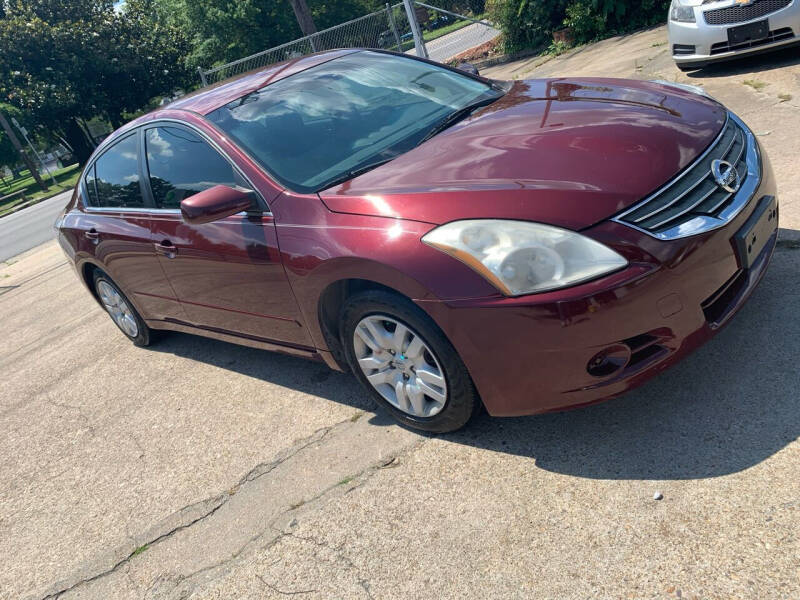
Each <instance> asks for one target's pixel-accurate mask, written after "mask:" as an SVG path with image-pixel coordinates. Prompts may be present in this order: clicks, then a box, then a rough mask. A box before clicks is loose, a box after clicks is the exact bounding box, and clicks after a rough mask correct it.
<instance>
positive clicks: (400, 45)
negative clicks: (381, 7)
mask: <svg viewBox="0 0 800 600" xmlns="http://www.w3.org/2000/svg"><path fill="white" fill-rule="evenodd" d="M393 13H394V11H392V5H391V4H389V3H388V2H387V3H386V16H387V17H389V25H390V26H391V28H392V33H394V39H395V40H396V41H397V51H398V52H402V51H403V41H402V40H401V39H400V33H399V32H398V31H397V24H396V23H395V22H394V14H393Z"/></svg>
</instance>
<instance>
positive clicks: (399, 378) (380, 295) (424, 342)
mask: <svg viewBox="0 0 800 600" xmlns="http://www.w3.org/2000/svg"><path fill="white" fill-rule="evenodd" d="M341 333H342V341H343V345H344V347H345V354H346V356H347V362H348V363H349V365H350V368H351V369H352V371H353V373H354V374H355V376H356V377H357V378H358V379H359V381H361V383H362V384H363V385H364V386H365V387H366V388H367V389H368V390H370V392H371V393H372V395H373V397H374V398H375V400H376V401H377V402H378V403H379V404H381V405H383V406H384V407H386V408H387V409H388V410H389V412H390V413H391V414H392V416H394V418H395V419H397V420H398V421H400V422H401V423H403V424H405V425H407V426H409V427H412V428H414V429H421V430H423V431H432V432H437V433H444V432H447V431H455V430H456V429H459V428H461V427H463V426H464V425H465V424H466V423H467V422H468V421H469V420H470V418H471V417H472V416H473V415H474V414H475V413H476V412H477V410H478V407H479V406H480V401H479V400H478V396H477V392H476V391H475V386H474V385H473V383H472V379H471V378H470V376H469V373H468V372H467V369H466V367H465V366H464V363H463V362H462V361H461V359H460V357H459V356H458V354H457V353H456V351H455V348H453V346H452V344H450V342H449V341H448V340H447V338H446V337H445V336H444V334H443V333H442V332H441V330H440V329H439V328H438V327H437V326H436V324H435V323H433V321H432V320H431V319H430V317H428V316H427V315H426V314H425V313H424V312H423V311H422V310H420V309H419V308H418V307H417V306H415V305H414V304H413V303H412V302H410V301H408V300H406V299H405V298H403V297H401V296H399V295H395V294H391V293H388V292H383V291H368V292H364V293H361V294H358V295H356V296H353V297H352V298H350V299H349V300H348V301H347V303H346V304H345V307H344V309H343V318H342V331H341Z"/></svg>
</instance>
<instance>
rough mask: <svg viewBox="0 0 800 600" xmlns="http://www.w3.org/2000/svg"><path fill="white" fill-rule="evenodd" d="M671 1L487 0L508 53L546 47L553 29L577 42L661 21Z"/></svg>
mask: <svg viewBox="0 0 800 600" xmlns="http://www.w3.org/2000/svg"><path fill="white" fill-rule="evenodd" d="M669 4H670V0H638V1H634V2H629V1H626V0H489V1H488V2H487V8H488V10H489V14H490V17H491V18H492V19H493V20H494V21H495V22H496V23H497V24H498V25H499V26H500V28H501V30H502V31H503V41H504V44H505V50H506V51H507V52H516V51H519V50H523V49H527V48H538V47H541V46H546V45H548V44H550V42H551V35H552V33H553V31H554V30H557V29H561V28H562V27H569V28H570V29H572V35H573V37H574V39H575V41H576V42H578V43H585V42H590V41H593V40H596V39H600V38H603V37H607V36H609V35H614V34H617V33H624V32H626V31H634V30H636V29H641V28H642V27H648V26H651V25H655V24H657V23H661V22H664V21H665V20H666V18H667V10H668V9H669Z"/></svg>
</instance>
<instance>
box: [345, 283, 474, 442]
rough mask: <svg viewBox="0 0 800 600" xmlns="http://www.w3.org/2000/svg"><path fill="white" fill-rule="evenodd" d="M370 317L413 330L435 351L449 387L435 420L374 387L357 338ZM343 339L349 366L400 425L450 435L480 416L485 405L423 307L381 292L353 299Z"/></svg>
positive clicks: (358, 295)
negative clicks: (364, 368) (395, 402)
mask: <svg viewBox="0 0 800 600" xmlns="http://www.w3.org/2000/svg"><path fill="white" fill-rule="evenodd" d="M369 315H386V316H388V317H391V318H392V319H394V320H395V321H399V322H401V323H403V324H405V325H406V326H408V327H410V328H411V329H412V330H413V331H414V333H415V334H417V335H419V336H420V337H421V338H422V340H423V341H424V342H425V344H426V345H427V346H428V347H429V348H430V349H431V351H432V352H433V354H434V355H435V358H436V360H437V361H438V363H439V365H440V367H441V369H442V372H443V374H444V377H445V381H446V383H447V396H446V400H445V403H444V407H443V408H442V409H441V411H440V412H438V413H437V414H435V415H433V416H431V417H418V416H414V415H411V414H409V413H406V412H404V411H402V410H400V409H399V408H397V407H395V406H392V405H391V404H390V403H389V402H387V401H386V399H384V398H383V396H381V394H380V393H379V392H378V391H377V390H376V389H375V388H374V387H373V386H372V384H370V382H369V381H368V380H367V378H366V375H364V372H363V371H362V370H361V368H360V367H359V365H358V359H357V358H356V350H355V347H354V342H353V336H354V332H355V329H356V326H357V325H358V323H359V322H360V321H361V320H362V319H363V318H364V317H367V316H369ZM340 337H341V340H342V346H343V347H344V352H345V356H346V358H347V363H348V365H349V366H350V369H351V370H352V371H353V374H354V375H355V376H356V378H357V379H358V380H359V381H360V382H361V384H362V385H363V386H364V387H365V388H366V389H367V390H369V392H370V393H371V394H372V397H373V398H374V399H375V401H376V402H377V403H378V404H379V405H381V406H383V407H385V408H386V409H387V410H388V411H389V413H390V414H391V415H392V416H393V417H394V418H395V419H396V420H397V421H399V422H400V423H402V424H404V425H406V426H408V427H410V428H412V429H418V430H421V431H429V432H433V433H446V432H450V431H455V430H457V429H460V428H462V427H463V426H464V425H466V424H467V423H468V422H469V421H470V419H471V418H472V417H473V416H474V415H475V414H477V413H478V412H479V410H480V407H481V401H480V399H479V398H478V393H477V390H476V389H475V385H474V384H473V383H472V378H471V377H470V376H469V373H468V372H467V368H466V367H465V366H464V363H463V362H462V361H461V358H460V357H459V356H458V353H457V352H456V350H455V348H453V345H452V344H451V343H450V341H449V340H448V339H447V337H445V335H444V333H442V331H441V330H440V329H439V327H438V326H437V325H436V323H434V322H433V320H432V319H431V318H430V317H429V316H428V315H426V314H425V313H424V312H423V311H422V310H421V309H420V308H419V307H417V306H416V305H415V304H414V303H412V302H411V301H410V300H407V299H406V298H403V297H402V296H400V295H398V294H392V293H390V292H384V291H379V290H372V291H366V292H362V293H359V294H356V295H354V296H352V297H350V298H349V299H348V300H347V302H346V303H345V305H344V307H343V308H342V315H341V319H340Z"/></svg>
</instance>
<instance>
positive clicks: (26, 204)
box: [0, 189, 69, 219]
mask: <svg viewBox="0 0 800 600" xmlns="http://www.w3.org/2000/svg"><path fill="white" fill-rule="evenodd" d="M68 191H69V189H65V190H61V191H60V192H56V193H55V194H52V195H50V196H45V197H44V198H36V199H35V200H26V201H25V202H21V203H20V204H17V205H16V206H14V207H12V208H10V209H8V211H7V212H4V213H3V214H0V219H2V218H3V217H7V216H9V215H13V214H14V213H15V212H19V211H21V210H23V209H25V208H28V207H29V206H33V205H34V204H39V202H44V201H45V200H50V198H55V197H56V196H58V195H59V194H63V193H64V192H68Z"/></svg>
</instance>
